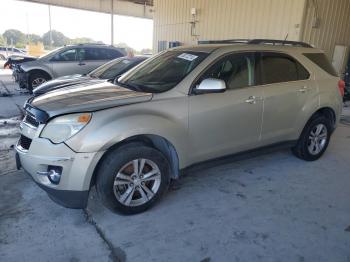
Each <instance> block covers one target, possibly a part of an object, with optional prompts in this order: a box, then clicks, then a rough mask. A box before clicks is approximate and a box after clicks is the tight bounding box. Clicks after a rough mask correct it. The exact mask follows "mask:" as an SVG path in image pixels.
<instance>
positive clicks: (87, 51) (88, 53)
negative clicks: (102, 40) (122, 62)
mask: <svg viewBox="0 0 350 262" xmlns="http://www.w3.org/2000/svg"><path fill="white" fill-rule="evenodd" d="M81 53H82V57H83V60H112V59H115V58H118V57H121V56H123V55H122V54H121V53H120V52H119V51H117V50H113V49H108V48H84V49H81Z"/></svg>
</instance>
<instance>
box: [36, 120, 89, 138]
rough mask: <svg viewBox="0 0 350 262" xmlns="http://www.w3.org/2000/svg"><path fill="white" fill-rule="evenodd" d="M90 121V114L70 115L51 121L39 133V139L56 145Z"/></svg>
mask: <svg viewBox="0 0 350 262" xmlns="http://www.w3.org/2000/svg"><path fill="white" fill-rule="evenodd" d="M90 119H91V114H90V113H82V114H71V115H65V116H59V117H56V118H54V119H52V120H51V121H50V122H49V123H48V124H47V125H46V126H45V128H44V130H43V131H42V132H41V135H40V137H43V138H47V139H50V140H51V141H52V142H53V143H55V144H58V143H62V142H64V141H66V140H67V139H69V138H71V137H72V136H74V135H75V134H76V133H78V132H79V131H80V130H81V129H82V128H83V127H84V126H86V125H87V124H88V123H89V121H90Z"/></svg>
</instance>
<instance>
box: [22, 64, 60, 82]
mask: <svg viewBox="0 0 350 262" xmlns="http://www.w3.org/2000/svg"><path fill="white" fill-rule="evenodd" d="M21 69H22V70H23V71H24V72H26V73H30V72H32V71H43V72H45V73H47V74H48V75H49V76H50V77H51V78H54V76H53V73H52V70H51V68H50V67H49V66H47V65H45V64H41V63H38V62H37V61H30V62H25V63H22V64H21Z"/></svg>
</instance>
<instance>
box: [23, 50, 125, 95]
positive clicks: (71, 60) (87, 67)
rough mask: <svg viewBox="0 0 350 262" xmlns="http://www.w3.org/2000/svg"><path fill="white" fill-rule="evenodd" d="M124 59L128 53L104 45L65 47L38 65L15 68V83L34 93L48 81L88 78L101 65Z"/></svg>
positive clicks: (42, 59) (29, 63)
mask: <svg viewBox="0 0 350 262" xmlns="http://www.w3.org/2000/svg"><path fill="white" fill-rule="evenodd" d="M125 55H126V51H125V49H123V48H116V47H113V46H108V45H104V44H78V45H69V46H64V47H61V48H58V49H55V50H53V51H51V52H50V53H48V54H46V55H44V56H42V57H40V58H39V59H37V60H35V61H30V62H25V63H22V64H20V65H19V66H18V67H17V68H16V75H17V79H16V80H17V82H18V83H19V85H20V86H21V87H26V88H28V90H29V92H30V93H31V92H32V90H33V89H34V88H36V87H38V86H39V85H41V84H42V83H44V82H46V81H48V80H51V79H55V78H57V77H61V76H66V75H72V74H87V73H89V72H91V71H92V70H94V69H95V68H97V67H99V66H100V65H102V64H105V63H106V62H108V61H110V60H112V59H115V58H118V57H122V56H125Z"/></svg>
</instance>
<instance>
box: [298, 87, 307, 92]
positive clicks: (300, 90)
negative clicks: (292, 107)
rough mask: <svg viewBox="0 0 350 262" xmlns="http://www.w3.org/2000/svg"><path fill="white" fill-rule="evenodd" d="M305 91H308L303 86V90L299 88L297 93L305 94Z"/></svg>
mask: <svg viewBox="0 0 350 262" xmlns="http://www.w3.org/2000/svg"><path fill="white" fill-rule="evenodd" d="M307 90H308V87H307V86H304V87H303V88H300V89H299V90H298V92H300V93H305V92H306V91H307Z"/></svg>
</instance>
